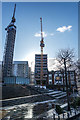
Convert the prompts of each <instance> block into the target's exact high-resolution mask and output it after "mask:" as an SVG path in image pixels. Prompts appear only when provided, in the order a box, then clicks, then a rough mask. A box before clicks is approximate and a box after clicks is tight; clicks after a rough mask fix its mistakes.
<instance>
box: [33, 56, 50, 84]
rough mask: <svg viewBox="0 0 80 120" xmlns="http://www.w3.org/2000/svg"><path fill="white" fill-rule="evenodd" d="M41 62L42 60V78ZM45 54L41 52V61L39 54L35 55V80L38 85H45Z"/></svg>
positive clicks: (46, 70) (46, 69) (46, 72)
mask: <svg viewBox="0 0 80 120" xmlns="http://www.w3.org/2000/svg"><path fill="white" fill-rule="evenodd" d="M41 62H43V77H42V78H43V79H42V80H41ZM47 75H48V68H47V54H43V61H41V54H36V55H35V82H36V84H38V85H41V82H42V85H46V84H47Z"/></svg>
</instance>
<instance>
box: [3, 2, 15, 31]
mask: <svg viewBox="0 0 80 120" xmlns="http://www.w3.org/2000/svg"><path fill="white" fill-rule="evenodd" d="M15 11H16V4H15V6H14V12H13V16H12V20H11V22H10V24H9V25H8V26H7V27H6V28H5V30H8V28H9V27H10V26H13V24H14V23H15V22H16V19H15ZM15 28H16V26H15Z"/></svg>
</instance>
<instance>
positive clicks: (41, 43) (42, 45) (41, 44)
mask: <svg viewBox="0 0 80 120" xmlns="http://www.w3.org/2000/svg"><path fill="white" fill-rule="evenodd" d="M40 22H41V41H40V47H41V74H40V80H41V85H42V86H43V47H44V40H43V39H44V38H43V32H42V18H40Z"/></svg>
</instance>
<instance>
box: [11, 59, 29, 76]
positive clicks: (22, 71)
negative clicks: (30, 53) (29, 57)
mask: <svg viewBox="0 0 80 120" xmlns="http://www.w3.org/2000/svg"><path fill="white" fill-rule="evenodd" d="M29 74H30V73H29V65H28V61H14V62H13V67H12V76H16V77H23V78H29Z"/></svg>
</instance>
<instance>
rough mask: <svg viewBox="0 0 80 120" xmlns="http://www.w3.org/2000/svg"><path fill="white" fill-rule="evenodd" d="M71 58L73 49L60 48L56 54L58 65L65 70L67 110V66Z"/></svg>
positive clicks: (70, 62)
mask: <svg viewBox="0 0 80 120" xmlns="http://www.w3.org/2000/svg"><path fill="white" fill-rule="evenodd" d="M73 58H74V50H73V49H61V50H59V52H58V54H57V60H58V62H59V63H60V67H61V68H62V69H64V71H65V81H66V93H67V103H68V111H70V104H69V92H68V83H67V68H68V67H70V66H72V64H73Z"/></svg>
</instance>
